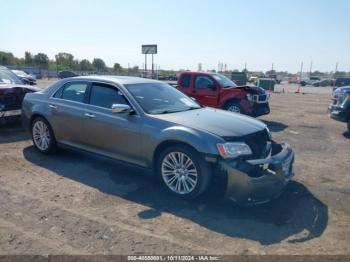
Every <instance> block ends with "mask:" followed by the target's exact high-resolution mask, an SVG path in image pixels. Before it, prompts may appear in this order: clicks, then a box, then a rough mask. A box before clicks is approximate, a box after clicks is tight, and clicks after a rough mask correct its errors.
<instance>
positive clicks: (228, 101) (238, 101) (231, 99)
mask: <svg viewBox="0 0 350 262" xmlns="http://www.w3.org/2000/svg"><path fill="white" fill-rule="evenodd" d="M231 102H237V103H239V104H240V103H241V99H238V98H236V97H230V98H228V99H226V100H225V101H223V103H222V105H221V108H222V109H225V107H226V106H227V105H228V104H229V103H231Z"/></svg>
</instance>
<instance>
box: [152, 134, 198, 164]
mask: <svg viewBox="0 0 350 262" xmlns="http://www.w3.org/2000/svg"><path fill="white" fill-rule="evenodd" d="M175 145H182V146H186V147H189V148H191V149H193V150H195V151H196V152H197V153H198V154H200V152H199V151H198V150H197V148H195V147H194V146H193V145H191V144H189V143H186V142H184V141H179V140H174V139H171V140H165V141H163V142H161V143H160V144H159V145H158V146H157V147H156V149H155V150H154V153H153V157H152V169H153V170H155V169H156V164H157V161H158V158H159V155H160V154H161V153H162V152H163V150H165V149H167V148H169V147H171V146H175Z"/></svg>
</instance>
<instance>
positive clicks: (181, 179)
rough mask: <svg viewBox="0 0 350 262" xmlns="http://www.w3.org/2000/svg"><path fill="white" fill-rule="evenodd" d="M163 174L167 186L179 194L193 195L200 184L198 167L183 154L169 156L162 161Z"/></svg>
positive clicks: (170, 154)
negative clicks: (198, 183)
mask: <svg viewBox="0 0 350 262" xmlns="http://www.w3.org/2000/svg"><path fill="white" fill-rule="evenodd" d="M161 172H162V178H163V180H164V182H165V184H166V185H167V186H168V187H169V188H170V189H171V190H172V191H174V192H175V193H177V194H188V193H191V192H192V191H193V190H194V188H195V187H196V185H197V182H198V173H197V168H196V166H195V165H194V163H193V161H192V160H191V158H189V157H188V156H187V155H186V154H184V153H182V152H171V153H169V154H167V155H166V156H165V157H164V159H163V161H162V165H161Z"/></svg>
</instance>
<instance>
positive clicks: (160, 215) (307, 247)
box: [0, 83, 350, 255]
mask: <svg viewBox="0 0 350 262" xmlns="http://www.w3.org/2000/svg"><path fill="white" fill-rule="evenodd" d="M45 84H46V83H43V84H42V85H45ZM283 88H285V93H274V94H272V98H271V109H272V112H271V114H270V115H268V116H264V117H261V118H260V119H261V120H263V121H265V122H266V123H267V125H268V126H269V128H270V130H271V131H272V132H273V136H274V138H275V140H277V141H287V142H288V143H289V144H290V145H291V146H292V147H293V148H294V149H295V151H296V162H295V173H296V176H295V180H294V181H293V182H291V183H290V184H289V186H288V188H287V190H286V192H285V193H284V194H283V195H282V196H281V197H280V198H279V199H277V200H275V201H273V202H271V203H269V204H266V205H262V206H258V207H253V208H243V207H235V206H233V205H232V204H230V203H226V202H223V201H222V200H221V198H220V197H218V196H217V194H216V193H215V189H212V190H211V191H210V192H208V194H207V195H205V196H203V197H201V198H200V199H198V200H195V201H184V200H179V199H176V198H174V197H173V196H171V195H169V194H167V193H166V192H165V191H164V190H163V189H162V188H161V187H160V185H159V184H158V183H157V182H156V181H155V179H154V178H153V177H152V176H151V175H150V174H147V173H145V172H144V171H142V170H138V169H136V168H130V167H126V166H122V165H119V164H116V163H114V162H112V161H110V160H106V159H103V158H99V157H95V156H91V155H88V154H80V153H76V152H72V151H65V150H60V151H59V152H58V153H57V154H56V155H50V156H46V155H42V154H40V153H38V152H37V151H35V149H34V148H33V146H32V143H31V141H30V139H29V136H28V135H27V134H26V133H25V132H24V131H23V130H22V129H21V127H20V125H18V124H12V125H7V126H2V127H0V166H1V169H0V254H128V255H130V254H236V255H237V254H300V255H313V254H332V255H334V254H348V255H349V254H350V251H349V246H350V205H349V202H350V176H349V170H350V163H349V155H350V139H349V135H348V134H347V133H346V132H345V130H346V126H345V124H343V123H339V122H336V121H333V120H331V119H329V117H328V115H327V112H326V109H327V105H328V103H329V97H330V88H320V89H315V88H303V92H305V94H304V95H303V94H294V91H295V88H296V86H278V87H277V91H282V90H283Z"/></svg>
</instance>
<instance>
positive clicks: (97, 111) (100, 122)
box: [83, 83, 142, 165]
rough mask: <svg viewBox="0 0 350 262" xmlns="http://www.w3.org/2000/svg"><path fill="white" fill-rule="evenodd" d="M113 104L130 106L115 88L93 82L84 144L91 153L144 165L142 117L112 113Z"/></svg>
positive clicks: (85, 118)
mask: <svg viewBox="0 0 350 262" xmlns="http://www.w3.org/2000/svg"><path fill="white" fill-rule="evenodd" d="M113 104H128V105H130V104H129V103H128V101H127V100H126V99H125V97H124V96H123V94H122V93H121V91H119V90H118V89H117V87H115V86H113V85H108V84H104V83H92V84H91V88H90V95H89V102H88V105H87V107H86V110H85V112H84V117H83V128H84V143H85V146H86V147H87V148H89V149H90V150H93V151H96V152H97V153H101V154H104V155H107V156H110V157H113V158H117V159H119V160H123V161H127V162H132V163H134V164H139V165H142V161H141V157H140V155H141V154H140V151H141V134H140V132H141V126H142V118H141V117H140V116H139V115H138V114H136V113H132V114H129V113H113V112H112V110H111V107H112V105H113Z"/></svg>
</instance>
